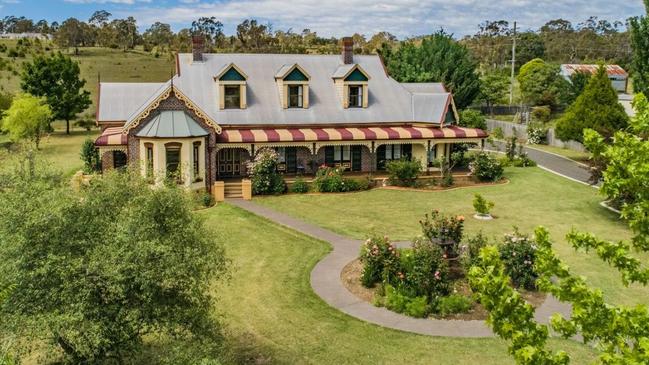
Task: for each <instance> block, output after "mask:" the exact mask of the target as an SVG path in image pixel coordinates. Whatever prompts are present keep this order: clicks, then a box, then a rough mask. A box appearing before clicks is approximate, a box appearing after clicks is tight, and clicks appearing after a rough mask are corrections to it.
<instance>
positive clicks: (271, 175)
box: [248, 148, 286, 195]
mask: <svg viewBox="0 0 649 365" xmlns="http://www.w3.org/2000/svg"><path fill="white" fill-rule="evenodd" d="M277 157H278V156H277V152H275V150H273V149H270V148H262V149H260V150H259V152H257V155H256V156H255V159H254V160H253V161H252V162H250V163H249V164H248V171H250V177H251V180H252V192H253V194H255V195H266V194H281V193H283V192H284V191H285V190H286V185H285V184H284V179H283V178H282V176H281V175H280V174H279V173H278V172H277Z"/></svg>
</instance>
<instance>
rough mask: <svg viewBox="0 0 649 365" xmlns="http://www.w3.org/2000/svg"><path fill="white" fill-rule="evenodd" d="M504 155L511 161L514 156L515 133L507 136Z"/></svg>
mask: <svg viewBox="0 0 649 365" xmlns="http://www.w3.org/2000/svg"><path fill="white" fill-rule="evenodd" d="M505 156H507V158H508V159H509V160H510V161H511V160H513V159H514V158H516V135H515V133H514V136H511V137H509V138H507V143H506V144H505Z"/></svg>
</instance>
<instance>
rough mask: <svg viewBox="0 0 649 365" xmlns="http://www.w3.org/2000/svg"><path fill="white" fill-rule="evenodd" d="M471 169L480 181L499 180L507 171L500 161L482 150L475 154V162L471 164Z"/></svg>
mask: <svg viewBox="0 0 649 365" xmlns="http://www.w3.org/2000/svg"><path fill="white" fill-rule="evenodd" d="M469 170H471V174H472V175H473V176H475V177H476V178H477V179H478V181H498V180H500V179H501V178H502V177H503V173H504V172H505V169H504V167H503V165H502V164H501V163H500V161H498V159H496V158H495V157H493V156H491V155H490V154H488V153H486V152H480V153H478V154H477V155H476V156H475V159H474V160H473V162H471V163H470V164H469Z"/></svg>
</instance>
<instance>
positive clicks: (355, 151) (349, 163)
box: [325, 146, 362, 171]
mask: <svg viewBox="0 0 649 365" xmlns="http://www.w3.org/2000/svg"><path fill="white" fill-rule="evenodd" d="M361 155H362V154H361V146H330V147H325V165H327V166H332V167H342V168H344V169H346V170H352V171H361Z"/></svg>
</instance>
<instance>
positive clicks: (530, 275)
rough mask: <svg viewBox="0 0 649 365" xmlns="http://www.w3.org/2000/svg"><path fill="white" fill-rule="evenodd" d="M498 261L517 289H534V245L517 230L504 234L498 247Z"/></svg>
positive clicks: (535, 276) (535, 275)
mask: <svg viewBox="0 0 649 365" xmlns="http://www.w3.org/2000/svg"><path fill="white" fill-rule="evenodd" d="M500 259H501V260H502V261H503V263H504V264H505V272H506V273H507V275H508V276H509V277H510V278H511V279H512V284H513V285H514V286H515V287H517V288H525V289H528V290H533V289H535V288H536V278H537V277H538V276H537V274H536V272H535V271H534V262H535V260H536V245H535V244H534V241H533V240H532V239H530V238H529V237H528V236H526V235H522V234H521V233H520V232H519V231H518V229H515V230H514V233H510V234H506V235H505V241H504V243H503V245H502V246H501V247H500Z"/></svg>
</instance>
